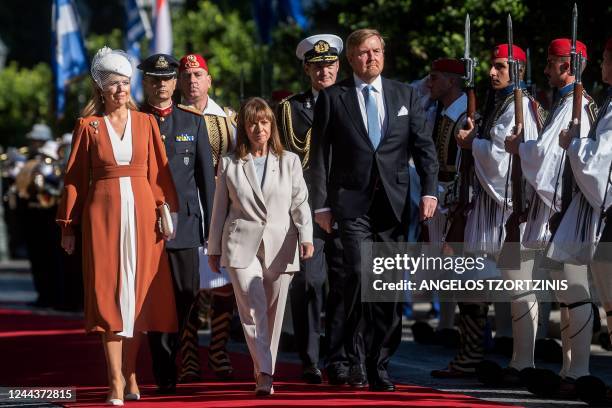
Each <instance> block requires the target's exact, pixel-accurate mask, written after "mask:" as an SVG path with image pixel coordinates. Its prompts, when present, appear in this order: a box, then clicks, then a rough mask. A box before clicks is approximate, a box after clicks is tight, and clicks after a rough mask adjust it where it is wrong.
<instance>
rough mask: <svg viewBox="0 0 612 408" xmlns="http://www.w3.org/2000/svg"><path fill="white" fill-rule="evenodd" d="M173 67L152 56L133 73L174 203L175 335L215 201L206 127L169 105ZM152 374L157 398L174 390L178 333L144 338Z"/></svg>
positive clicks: (168, 59) (194, 288) (193, 287)
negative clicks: (161, 150) (154, 127)
mask: <svg viewBox="0 0 612 408" xmlns="http://www.w3.org/2000/svg"><path fill="white" fill-rule="evenodd" d="M178 65H179V64H178V61H176V59H175V58H174V57H172V56H171V55H166V54H154V55H151V56H150V57H148V58H147V59H146V60H144V61H143V62H142V63H141V64H140V65H138V68H139V69H140V70H142V71H143V74H144V75H143V88H144V93H145V100H146V102H145V103H144V105H143V106H142V110H143V111H145V112H148V113H151V114H152V115H153V116H154V117H155V119H156V120H157V123H158V124H159V128H160V133H161V137H162V140H163V142H164V145H165V147H166V154H167V156H168V162H169V165H170V170H171V173H172V177H173V179H174V184H175V187H176V191H177V193H178V197H179V204H180V207H179V212H178V224H176V223H175V225H177V227H176V231H177V234H176V237H175V238H174V239H173V240H171V241H168V242H167V243H166V251H167V252H168V260H169V262H170V269H171V271H172V277H173V283H174V285H173V287H174V293H175V299H176V312H177V317H178V322H179V333H181V330H182V329H183V327H185V324H186V322H187V318H188V314H189V311H190V308H191V305H192V304H193V301H194V299H195V297H196V294H197V293H198V290H199V288H200V285H199V280H200V275H199V257H198V248H199V247H200V246H202V245H203V244H204V242H205V240H206V237H207V236H208V227H209V223H210V216H211V212H212V203H213V197H214V188H215V182H214V177H215V176H214V174H215V173H214V172H215V170H214V165H213V156H212V152H211V149H210V144H209V143H208V133H207V131H206V125H205V123H204V121H203V120H202V117H201V116H200V115H197V114H194V113H193V112H192V111H191V110H190V109H188V108H186V107H184V106H181V105H177V106H175V105H174V104H173V102H172V93H173V92H174V89H175V87H176V77H177V68H178ZM148 337H149V345H150V348H151V355H152V358H153V370H154V374H155V380H156V382H157V386H158V391H159V392H160V393H173V392H175V389H176V381H177V372H176V364H175V360H176V353H177V351H178V349H179V343H180V339H179V335H178V334H177V333H152V332H150V333H149V334H148Z"/></svg>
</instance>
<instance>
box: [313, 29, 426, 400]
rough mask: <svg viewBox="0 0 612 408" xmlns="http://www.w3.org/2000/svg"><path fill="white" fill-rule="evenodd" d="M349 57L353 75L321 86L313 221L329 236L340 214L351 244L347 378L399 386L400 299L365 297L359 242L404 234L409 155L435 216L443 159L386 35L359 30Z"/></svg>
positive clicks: (347, 252)
mask: <svg viewBox="0 0 612 408" xmlns="http://www.w3.org/2000/svg"><path fill="white" fill-rule="evenodd" d="M347 58H348V61H349V64H350V65H351V68H352V69H353V75H352V76H351V77H350V78H349V79H347V80H345V81H342V82H340V83H338V84H336V85H334V86H332V87H329V88H326V89H324V90H323V91H321V93H320V94H319V98H318V100H317V104H316V107H315V115H314V123H313V130H312V149H313V151H312V164H311V170H310V171H311V182H312V186H311V190H310V191H311V194H312V203H313V208H314V211H315V221H316V222H317V224H318V225H319V226H320V227H321V228H323V230H325V231H327V232H331V230H332V225H333V222H334V220H336V221H337V222H338V225H339V231H340V238H341V240H342V246H343V249H344V260H345V267H346V272H347V279H346V281H345V311H346V318H347V319H346V330H345V334H346V337H345V348H346V352H347V355H348V359H349V363H350V370H349V384H350V385H352V386H354V387H365V386H367V385H368V384H369V385H370V389H371V390H373V391H394V390H395V385H394V384H393V383H392V382H391V380H390V378H389V375H388V373H387V365H388V363H389V359H390V357H391V355H392V354H393V353H394V352H395V350H396V349H397V347H398V346H399V343H400V342H401V304H400V303H398V302H385V303H365V302H361V273H362V271H361V260H362V254H361V250H360V249H361V243H362V242H365V243H375V242H403V241H405V240H406V238H405V236H406V233H407V231H408V229H407V218H408V217H407V216H408V211H409V203H408V186H409V173H408V162H409V160H410V158H411V157H412V159H413V160H414V163H415V166H416V170H417V172H418V174H419V176H420V178H421V189H422V190H421V191H422V194H423V196H422V198H421V203H420V218H421V219H422V220H425V219H429V218H431V217H432V216H433V214H434V211H435V209H436V205H437V199H436V197H435V194H436V186H437V173H438V162H437V158H436V150H435V146H434V143H433V140H432V138H431V137H430V135H428V134H427V133H426V131H425V115H424V112H423V109H422V108H421V105H420V104H419V102H418V95H417V94H416V92H414V90H413V89H411V88H410V87H408V86H407V85H405V84H402V83H399V82H396V81H392V80H389V79H386V78H383V77H381V72H382V70H383V67H384V40H383V38H382V36H381V35H380V34H379V33H378V31H376V30H372V29H362V30H357V31H355V32H353V33H352V34H351V35H350V36H349V37H348V39H347Z"/></svg>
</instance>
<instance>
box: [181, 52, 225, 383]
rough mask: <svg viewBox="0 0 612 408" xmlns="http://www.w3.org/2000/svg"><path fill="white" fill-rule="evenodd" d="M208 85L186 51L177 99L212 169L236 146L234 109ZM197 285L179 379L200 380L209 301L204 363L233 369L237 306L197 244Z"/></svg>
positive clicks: (196, 59) (198, 60)
mask: <svg viewBox="0 0 612 408" xmlns="http://www.w3.org/2000/svg"><path fill="white" fill-rule="evenodd" d="M211 85H212V77H211V76H210V74H209V71H208V63H207V62H206V60H205V59H204V57H202V56H201V55H199V54H187V55H185V56H184V57H183V58H181V60H180V63H179V78H178V86H179V90H180V91H181V97H182V101H183V103H184V104H185V105H188V106H189V108H188V109H190V110H191V111H192V112H194V113H195V114H197V115H199V116H201V117H202V118H203V120H204V122H205V124H206V129H207V131H208V140H209V142H210V147H211V149H212V153H213V161H214V164H215V167H216V166H217V163H218V162H219V158H220V157H221V156H223V155H225V154H226V153H228V152H231V151H232V150H233V149H234V146H235V145H236V143H235V141H236V113H235V112H234V111H233V110H232V109H231V108H228V107H221V106H220V105H218V104H217V103H216V102H215V101H214V100H213V99H212V98H211V97H210V95H209V94H208V93H209V90H210V87H211ZM200 289H201V290H200V291H199V292H198V296H197V297H196V300H195V301H194V303H193V306H192V308H191V312H190V313H189V319H188V323H187V326H186V327H185V330H184V331H183V334H182V337H183V340H182V348H181V356H182V359H183V363H182V369H181V373H180V375H179V381H181V382H191V381H197V380H198V379H199V378H200V357H199V353H198V328H199V327H200V326H201V325H202V323H203V320H204V318H203V317H204V316H205V315H206V313H205V311H206V309H207V308H208V303H210V321H211V341H210V345H209V348H208V365H209V367H210V368H211V369H212V370H213V371H214V372H215V375H216V376H217V377H219V378H229V377H231V376H232V373H233V367H232V364H231V361H230V358H229V354H228V353H227V350H226V344H227V342H228V340H229V337H230V329H231V326H230V324H231V321H232V317H233V315H234V308H235V304H236V301H235V299H234V291H233V289H232V285H231V283H230V279H229V276H228V275H227V272H226V271H225V269H222V271H221V273H220V274H217V273H214V272H212V271H211V270H210V268H209V267H208V257H207V255H206V246H203V247H202V248H200Z"/></svg>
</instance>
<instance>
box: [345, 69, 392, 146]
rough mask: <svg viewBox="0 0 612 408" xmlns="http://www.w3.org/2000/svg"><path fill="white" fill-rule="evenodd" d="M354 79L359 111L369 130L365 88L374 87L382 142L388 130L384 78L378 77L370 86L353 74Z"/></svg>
mask: <svg viewBox="0 0 612 408" xmlns="http://www.w3.org/2000/svg"><path fill="white" fill-rule="evenodd" d="M353 79H354V80H355V92H357V100H358V101H359V110H360V111H361V119H362V120H363V124H364V125H365V128H366V129H367V128H368V114H367V112H366V106H365V98H364V96H363V88H365V87H366V86H368V85H372V88H373V89H372V91H371V92H373V93H374V98H375V99H376V105H377V107H378V125H379V126H380V136H381V140H382V138H383V137H384V135H385V130H386V129H387V123H386V122H385V119H386V115H385V98H384V95H383V86H382V78H381V76H380V75H379V76H377V77H376V79H375V80H374V81H373V82H372V83H371V84H368V83H367V82H364V81H363V80H362V79H361V78H359V77H358V76H357V75H355V74H353Z"/></svg>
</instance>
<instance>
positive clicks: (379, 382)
mask: <svg viewBox="0 0 612 408" xmlns="http://www.w3.org/2000/svg"><path fill="white" fill-rule="evenodd" d="M370 391H376V392H381V391H382V392H393V391H395V384H393V383H392V382H391V380H389V379H388V378H377V379H375V380H372V382H371V383H370Z"/></svg>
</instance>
